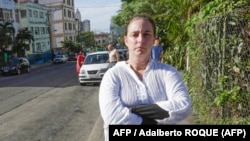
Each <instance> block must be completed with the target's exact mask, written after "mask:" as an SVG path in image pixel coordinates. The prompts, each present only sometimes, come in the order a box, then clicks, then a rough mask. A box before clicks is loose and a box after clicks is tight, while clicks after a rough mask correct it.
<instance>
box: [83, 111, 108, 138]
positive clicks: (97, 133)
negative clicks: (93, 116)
mask: <svg viewBox="0 0 250 141" xmlns="http://www.w3.org/2000/svg"><path fill="white" fill-rule="evenodd" d="M87 141H104V130H103V120H102V118H101V116H99V117H98V118H97V120H96V122H95V125H94V127H93V128H92V130H91V133H90V135H89V138H88V140H87Z"/></svg>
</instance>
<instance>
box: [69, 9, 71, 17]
mask: <svg viewBox="0 0 250 141" xmlns="http://www.w3.org/2000/svg"><path fill="white" fill-rule="evenodd" d="M68 17H70V18H71V11H70V10H69V11H68Z"/></svg>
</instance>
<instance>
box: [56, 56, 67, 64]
mask: <svg viewBox="0 0 250 141" xmlns="http://www.w3.org/2000/svg"><path fill="white" fill-rule="evenodd" d="M67 61H68V57H67V56H66V55H56V56H55V58H54V60H53V62H54V64H59V63H66V62H67Z"/></svg>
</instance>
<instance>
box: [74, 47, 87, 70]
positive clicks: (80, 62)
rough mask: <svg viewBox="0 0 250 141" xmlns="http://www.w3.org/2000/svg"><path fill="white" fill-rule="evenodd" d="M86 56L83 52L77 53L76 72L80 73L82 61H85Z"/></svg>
mask: <svg viewBox="0 0 250 141" xmlns="http://www.w3.org/2000/svg"><path fill="white" fill-rule="evenodd" d="M84 60H85V57H84V55H83V52H82V51H80V52H79V54H78V55H77V59H76V73H77V74H79V72H80V69H81V66H82V63H83V62H84Z"/></svg>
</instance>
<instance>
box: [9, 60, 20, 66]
mask: <svg viewBox="0 0 250 141" xmlns="http://www.w3.org/2000/svg"><path fill="white" fill-rule="evenodd" d="M18 61H19V60H18V59H13V60H11V61H10V65H11V66H16V65H17V64H18Z"/></svg>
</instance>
